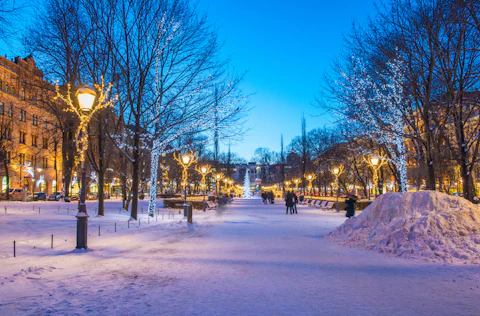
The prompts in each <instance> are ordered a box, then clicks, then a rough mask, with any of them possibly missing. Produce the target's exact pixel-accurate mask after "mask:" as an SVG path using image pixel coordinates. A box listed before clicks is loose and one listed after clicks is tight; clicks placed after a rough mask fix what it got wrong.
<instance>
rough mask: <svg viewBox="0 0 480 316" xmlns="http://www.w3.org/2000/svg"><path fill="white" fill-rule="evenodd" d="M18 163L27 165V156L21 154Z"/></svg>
mask: <svg viewBox="0 0 480 316" xmlns="http://www.w3.org/2000/svg"><path fill="white" fill-rule="evenodd" d="M18 161H19V162H20V164H21V165H23V164H25V154H19V155H18Z"/></svg>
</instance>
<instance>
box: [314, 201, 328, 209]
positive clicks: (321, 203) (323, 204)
mask: <svg viewBox="0 0 480 316" xmlns="http://www.w3.org/2000/svg"><path fill="white" fill-rule="evenodd" d="M327 203H328V201H321V202H320V204H318V205H316V208H324V207H325V206H327Z"/></svg>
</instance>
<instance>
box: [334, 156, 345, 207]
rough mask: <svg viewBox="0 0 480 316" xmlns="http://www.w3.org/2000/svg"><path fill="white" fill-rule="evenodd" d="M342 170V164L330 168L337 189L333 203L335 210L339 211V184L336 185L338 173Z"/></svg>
mask: <svg viewBox="0 0 480 316" xmlns="http://www.w3.org/2000/svg"><path fill="white" fill-rule="evenodd" d="M343 170H344V167H343V166H342V165H340V166H338V167H334V168H333V169H332V173H333V175H334V176H335V189H336V190H337V201H336V203H335V209H336V210H337V212H340V209H339V207H338V195H339V193H340V192H339V191H340V190H339V185H338V178H339V177H340V175H341V174H342V173H343Z"/></svg>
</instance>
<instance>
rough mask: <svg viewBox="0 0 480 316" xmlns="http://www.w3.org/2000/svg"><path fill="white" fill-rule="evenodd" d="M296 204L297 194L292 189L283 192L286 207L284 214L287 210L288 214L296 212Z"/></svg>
mask: <svg viewBox="0 0 480 316" xmlns="http://www.w3.org/2000/svg"><path fill="white" fill-rule="evenodd" d="M297 204H298V197H297V195H296V194H295V193H294V192H292V191H288V192H287V194H285V206H286V207H287V211H286V213H285V214H288V211H290V214H298V213H297Z"/></svg>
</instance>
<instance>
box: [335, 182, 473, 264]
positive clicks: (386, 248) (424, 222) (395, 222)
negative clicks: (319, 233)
mask: <svg viewBox="0 0 480 316" xmlns="http://www.w3.org/2000/svg"><path fill="white" fill-rule="evenodd" d="M329 235H330V239H331V240H334V241H338V242H340V243H342V244H344V245H347V246H353V247H366V248H368V249H373V250H377V251H379V252H384V253H390V254H395V255H398V256H402V257H412V258H425V259H427V260H430V261H444V262H450V263H466V264H480V207H479V206H478V205H475V204H472V203H470V202H469V201H467V200H465V199H463V198H461V197H453V196H450V195H447V194H444V193H440V192H434V191H425V192H415V193H386V194H383V195H381V196H380V197H378V198H377V199H376V200H375V201H374V202H373V203H372V204H371V205H370V206H369V207H367V208H366V209H365V210H364V211H363V212H362V214H361V215H360V216H358V217H356V218H353V219H350V220H347V221H346V222H345V223H344V224H343V225H341V226H340V227H338V228H337V229H335V230H334V231H332V232H331V233H330V234H329Z"/></svg>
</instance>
